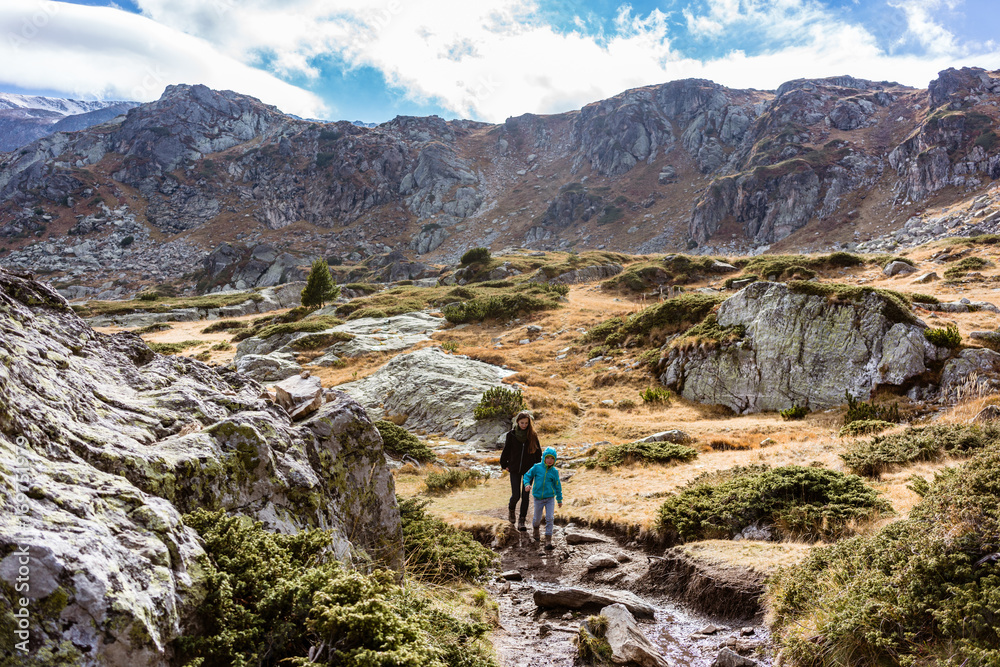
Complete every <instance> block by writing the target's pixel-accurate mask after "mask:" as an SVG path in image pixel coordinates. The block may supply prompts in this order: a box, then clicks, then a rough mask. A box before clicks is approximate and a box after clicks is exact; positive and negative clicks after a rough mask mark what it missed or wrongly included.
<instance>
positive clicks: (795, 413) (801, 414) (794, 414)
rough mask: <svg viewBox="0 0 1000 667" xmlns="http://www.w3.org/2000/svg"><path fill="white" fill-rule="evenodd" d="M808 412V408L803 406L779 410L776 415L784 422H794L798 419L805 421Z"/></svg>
mask: <svg viewBox="0 0 1000 667" xmlns="http://www.w3.org/2000/svg"><path fill="white" fill-rule="evenodd" d="M809 412H810V410H809V408H807V407H805V406H804V405H793V406H792V407H790V408H787V409H785V410H781V411H780V412H778V414H780V415H781V418H782V419H784V420H785V421H796V420H799V419H805V418H806V415H807V414H809Z"/></svg>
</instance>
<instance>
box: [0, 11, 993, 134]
mask: <svg viewBox="0 0 1000 667" xmlns="http://www.w3.org/2000/svg"><path fill="white" fill-rule="evenodd" d="M898 1H899V2H900V3H901V6H902V5H905V6H907V7H909V9H908V10H907V13H906V14H905V16H904V15H902V14H900V15H897V17H898V20H900V21H905V23H901V24H900V25H899V26H898V28H899V29H898V30H897V26H888V25H883V26H881V27H880V26H879V25H872V26H859V25H852V24H850V23H848V22H846V21H844V20H843V19H842V18H841V17H840V16H839V15H837V13H836V12H835V11H834V10H831V9H828V8H826V7H824V6H823V5H822V4H821V3H820V2H819V1H818V0H708V1H707V4H706V5H705V9H703V10H702V11H700V12H694V11H693V10H690V9H688V10H687V11H685V12H684V18H685V20H686V22H687V26H688V29H689V30H692V31H695V36H696V37H702V38H704V39H705V40H709V42H710V43H711V44H712V45H714V46H715V47H716V48H717V49H718V51H719V55H718V56H717V57H715V58H712V59H710V60H707V61H702V60H696V59H693V58H690V57H686V56H685V55H684V54H682V53H679V52H678V51H677V50H676V49H674V48H673V47H672V37H673V35H672V34H671V33H670V30H671V29H676V28H671V27H670V23H669V22H668V20H667V18H668V17H667V16H666V15H665V14H663V13H661V12H659V11H656V10H654V11H653V12H651V13H649V14H647V15H644V16H642V15H636V14H635V13H634V12H633V11H632V9H631V8H630V7H629V6H628V5H624V4H623V5H622V6H621V7H620V9H619V11H618V12H617V14H616V16H615V18H614V20H613V21H612V23H611V25H610V27H609V28H608V30H607V32H602V33H600V34H597V35H594V34H589V33H587V32H586V30H585V29H584V28H583V26H585V25H592V24H593V23H592V21H590V20H589V19H590V17H589V15H588V16H587V17H576V21H575V22H574V21H569V23H570V24H572V25H576V26H577V29H576V30H575V31H570V32H560V31H557V30H556V29H554V28H553V27H552V26H550V25H548V24H547V23H546V22H544V21H543V20H542V19H541V18H540V16H541V12H540V11H539V6H538V2H540V0H477V1H475V2H473V1H470V0H435V2H433V3H417V2H405V0H350V1H348V0H136V2H138V4H139V6H140V7H141V8H142V11H143V12H144V14H145V16H146V18H140V17H135V16H129V15H127V14H123V13H121V12H117V13H114V21H112V20H111V19H110V18H108V16H109V15H108V14H107V13H108V12H111V11H112V10H97V9H94V8H81V7H76V8H75V9H71V8H73V7H75V6H73V5H62V7H64V8H65V9H64V10H63V11H65V12H66V14H65V16H67V17H68V16H69V15H70V14H72V15H73V19H72V21H70V20H69V19H67V20H66V21H65V22H66V24H67V26H66V31H65V32H66V34H64V35H62V36H60V37H59V38H58V39H57V38H55V37H52V38H51V39H47V40H46V41H45V44H44V46H41V45H39V46H37V48H35V53H36V58H37V63H33V64H32V65H31V66H30V68H28V69H29V71H28V72H26V73H24V74H21V73H18V74H14V73H10V72H8V73H6V74H3V75H0V77H7V78H8V79H13V78H18V79H19V80H18V81H13V80H11V82H12V83H17V84H18V85H26V87H34V88H38V87H41V86H42V85H45V86H46V87H55V86H54V85H53V82H54V81H55V80H59V81H60V83H61V84H62V86H61V87H62V88H63V89H67V88H66V86H71V85H73V84H74V82H77V81H80V82H84V85H89V86H91V87H92V88H93V86H104V87H105V88H108V87H111V86H112V84H114V85H115V87H114V90H115V91H116V92H115V95H117V96H125V97H129V96H131V95H130V94H129V91H130V90H131V88H132V87H134V86H136V85H141V83H142V76H143V72H144V71H145V70H146V68H149V67H154V68H155V67H157V66H159V67H165V66H167V65H169V66H171V67H173V68H175V70H176V73H177V74H176V78H177V80H182V79H187V80H192V79H194V78H195V74H197V76H199V77H200V78H201V80H202V81H203V82H204V83H206V84H207V85H210V86H212V87H217V88H230V89H234V90H239V91H241V92H246V93H249V94H252V95H256V96H259V97H261V98H262V99H265V100H266V101H269V102H272V103H275V104H277V105H278V106H279V107H281V108H283V109H285V110H288V111H291V112H293V113H298V114H300V115H315V113H316V112H313V111H304V110H303V109H317V108H318V106H319V102H318V101H317V100H316V98H315V97H314V96H312V95H311V94H309V93H307V92H305V91H303V90H301V89H299V88H295V87H292V86H290V85H288V84H285V83H282V82H281V81H280V80H279V79H278V78H277V77H288V76H304V77H311V78H312V79H313V80H314V81H316V83H317V84H318V83H319V81H318V79H319V78H320V77H322V76H323V74H324V69H323V68H328V67H329V65H328V64H326V63H324V59H326V60H328V61H329V60H334V61H336V62H339V63H346V67H347V68H349V69H350V68H359V67H372V68H375V69H377V70H378V71H380V72H381V73H382V74H383V76H384V77H385V79H386V81H387V82H388V83H389V84H390V85H391V86H393V87H396V88H399V89H401V90H403V91H404V92H405V94H406V95H407V96H408V97H409V98H411V99H413V100H415V101H419V102H433V103H435V104H438V105H440V106H442V107H444V108H446V109H449V110H450V111H452V112H453V113H454V114H456V115H458V116H462V117H472V118H478V119H482V120H489V121H494V122H499V121H502V120H503V119H504V118H506V117H507V116H510V115H519V114H522V113H525V112H533V113H554V112H560V111H566V110H570V109H574V108H579V107H581V106H583V105H584V104H587V103H588V102H592V101H595V100H598V99H602V98H606V97H609V96H612V95H615V94H617V93H619V92H621V91H623V90H625V89H627V88H631V87H637V86H644V85H649V84H654V83H660V82H664V81H670V80H675V79H681V78H686V77H700V78H708V79H712V80H714V81H717V82H718V83H721V84H724V85H727V86H731V87H738V88H747V87H754V88H772V89H773V88H775V87H777V86H778V85H779V84H781V83H783V82H784V81H788V80H790V79H795V78H803V77H822V76H833V75H840V74H852V75H854V76H859V77H864V78H870V79H889V80H896V81H900V82H901V83H905V84H909V85H914V86H925V85H926V84H927V82H928V81H930V80H931V79H932V78H934V77H935V76H936V74H937V72H938V71H939V70H941V69H944V68H946V67H951V66H961V65H965V64H969V65H979V66H984V67H1000V54H998V53H997V51H996V49H987V48H986V47H988V46H990V45H984V46H981V47H978V50H973V49H971V48H968V47H963V46H962V45H961V44H960V43H959V41H958V40H957V38H955V37H954V36H953V35H950V33H947V31H944V33H942V32H941V30H944V29H943V28H941V26H940V25H938V24H936V23H934V21H933V20H931V18H930V17H931V12H932V10H933V7H934V6H936V5H937V3H940V2H943V1H947V2H958V1H959V0H905V2H903V0H898ZM37 4H39V5H40V4H45V5H49V4H51V3H41V2H37ZM8 10H9V8H6V7H4V8H2V9H0V20H2V16H3V12H4V11H8ZM97 12H104V13H103V14H100V19H98V18H96V17H97V16H98V14H97ZM921 12H922V13H921ZM571 18H572V17H571ZM584 19H587V20H584ZM115 21H119V22H122V25H121V27H114V26H113V25H112V24H113V23H114V22H115ZM74 24H75V25H74ZM125 24H127V25H125ZM157 24H160V25H157ZM71 25H72V27H73V30H72V31H70V30H69V27H70V26H71ZM890 28H892V30H890ZM902 29H909V30H910V31H911V32H912V33H913V35H914V36H919V38H918V37H914V38H915V39H919V40H920V41H921V43H923V44H924V45H925V49H924V52H923V54H922V55H914V54H907V55H894V54H891V53H887V52H886V51H885V50H884V49H883V48H881V47H880V46H879V44H880V42H881V43H885V40H884V36H883V35H882V34H881V32H880V31H889V32H892V31H895V32H899V31H900V30H902ZM747 30H752V31H754V34H759V35H761V36H762V37H763V38H764V39H765V41H767V42H768V43H769V44H770V45H771V46H770V48H769V49H767V50H765V51H764V52H763V53H760V54H756V55H747V54H745V53H743V52H740V51H735V50H731V49H727V39H729V38H730V37H732V36H733V35H735V34H738V33H739V32H741V31H747ZM184 33H187V35H185V34H184ZM945 33H947V34H945ZM109 35H110V36H111V37H110V38H109ZM122 35H124V36H122ZM36 39H43V38H42V37H41V36H40V37H39V38H36ZM65 40H68V41H69V43H70V44H72V45H73V46H72V47H71V48H69V49H64V48H63V47H62V46H60V43H61V42H62V41H65ZM29 46H30V45H29ZM91 49H93V50H91ZM3 55H4V53H3V51H2V50H0V57H3ZM73 59H75V60H76V61H78V62H79V63H80V65H79V66H76V65H75V64H74V62H73ZM67 63H68V64H67ZM241 63H244V64H241ZM251 66H257V67H261V68H264V67H265V66H266V68H267V69H269V70H270V74H267V73H264V72H263V70H262V69H253V68H252V67H251ZM14 69H19V68H14ZM102 70H103V71H102ZM175 70H171V71H175ZM154 71H155V70H154ZM59 72H63V74H59ZM192 72H193V73H194V74H192ZM25 82H28V83H27V84H25ZM101 82H103V83H101ZM118 82H122V83H118ZM157 92H158V91H157ZM154 96H155V95H154ZM276 98H277V99H276Z"/></svg>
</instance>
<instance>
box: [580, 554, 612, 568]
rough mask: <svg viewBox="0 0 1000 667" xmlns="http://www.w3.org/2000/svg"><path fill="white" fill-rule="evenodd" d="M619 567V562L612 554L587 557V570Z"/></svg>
mask: <svg viewBox="0 0 1000 667" xmlns="http://www.w3.org/2000/svg"><path fill="white" fill-rule="evenodd" d="M610 567H618V561H617V559H615V557H614V556H612V555H611V554H593V555H591V556H588V557H587V570H589V571H591V572H592V571H594V570H601V569H604V568H610Z"/></svg>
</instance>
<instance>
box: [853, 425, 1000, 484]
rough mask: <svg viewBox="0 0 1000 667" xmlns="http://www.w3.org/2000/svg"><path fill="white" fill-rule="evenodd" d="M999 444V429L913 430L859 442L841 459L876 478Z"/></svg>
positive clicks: (937, 427)
mask: <svg viewBox="0 0 1000 667" xmlns="http://www.w3.org/2000/svg"><path fill="white" fill-rule="evenodd" d="M997 443H1000V426H993V425H988V426H979V425H977V424H971V425H969V424H961V425H958V424H955V425H953V424H948V425H945V424H938V425H934V426H920V427H914V426H911V427H909V428H907V429H906V430H905V431H903V432H902V433H893V434H891V435H881V436H878V437H876V438H875V439H873V440H871V441H868V442H864V441H861V442H856V443H854V444H852V445H850V446H848V448H847V451H845V452H844V453H843V454H841V455H840V458H842V459H843V460H844V463H845V464H846V465H847V467H848V468H849V469H850V470H851V471H853V472H854V473H856V474H858V475H864V476H865V477H875V478H877V477H879V476H880V475H881V474H882V473H884V472H888V471H891V470H894V469H895V468H897V467H899V466H902V465H907V464H910V463H916V462H917V461H934V460H937V459H939V458H941V457H942V456H944V455H946V454H947V455H950V456H968V455H969V454H971V453H972V452H974V451H976V450H979V449H984V448H986V447H988V446H991V445H993V444H997Z"/></svg>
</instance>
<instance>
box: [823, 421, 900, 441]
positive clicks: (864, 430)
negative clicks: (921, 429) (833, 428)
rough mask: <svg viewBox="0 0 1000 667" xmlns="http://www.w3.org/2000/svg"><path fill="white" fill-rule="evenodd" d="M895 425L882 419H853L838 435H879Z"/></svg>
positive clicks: (853, 436)
mask: <svg viewBox="0 0 1000 667" xmlns="http://www.w3.org/2000/svg"><path fill="white" fill-rule="evenodd" d="M893 426H895V424H893V423H892V422H886V421H882V420H881V419H862V420H860V421H853V422H851V423H850V424H848V425H847V426H844V427H843V428H841V429H840V431H839V432H838V433H837V435H838V436H839V437H841V438H843V437H851V438H857V437H858V436H862V435H877V434H878V433H881V432H882V431H887V430H889V429H890V428H892V427H893Z"/></svg>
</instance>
